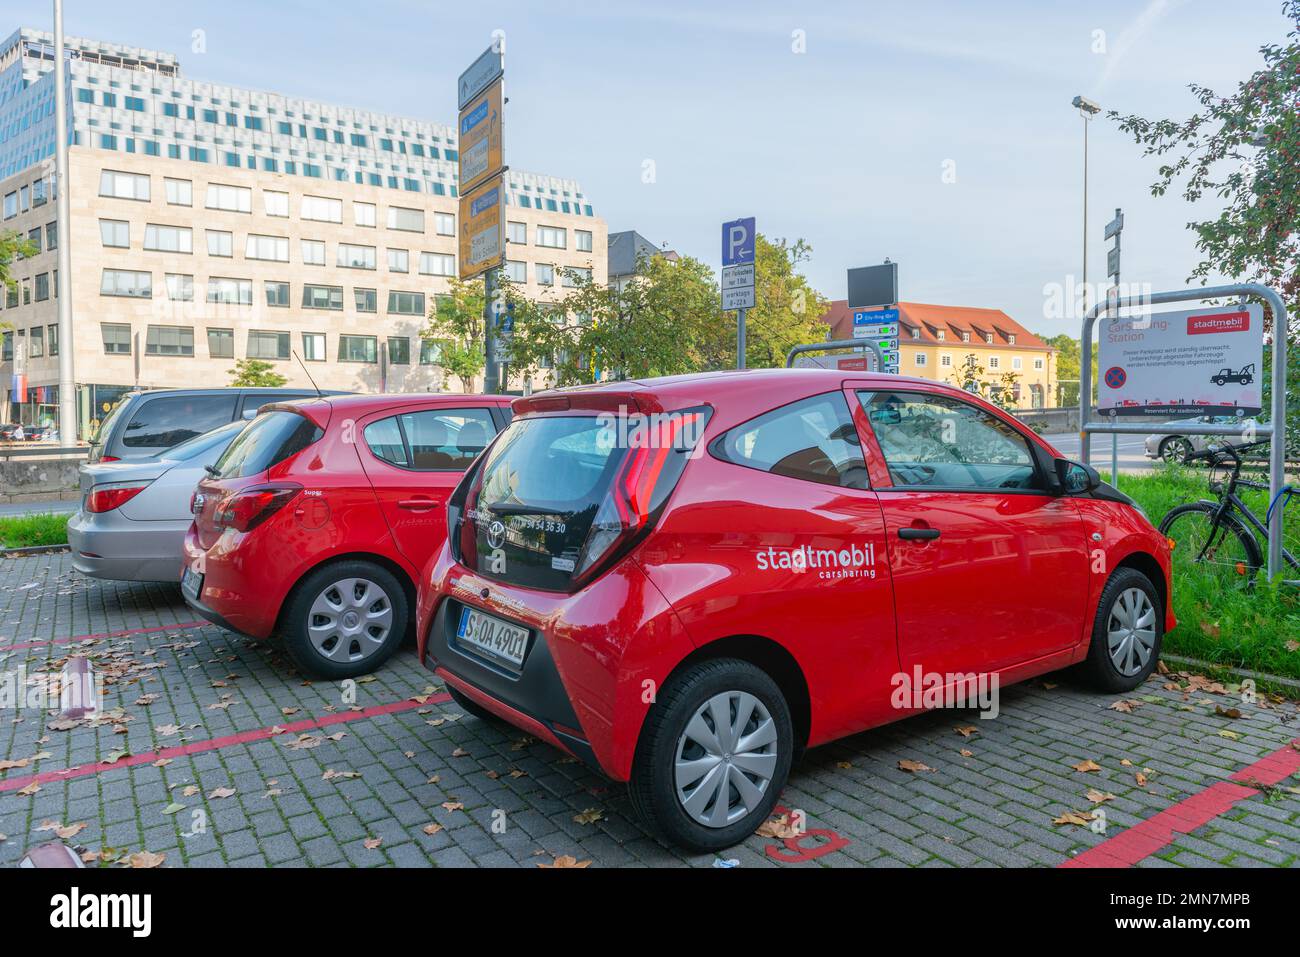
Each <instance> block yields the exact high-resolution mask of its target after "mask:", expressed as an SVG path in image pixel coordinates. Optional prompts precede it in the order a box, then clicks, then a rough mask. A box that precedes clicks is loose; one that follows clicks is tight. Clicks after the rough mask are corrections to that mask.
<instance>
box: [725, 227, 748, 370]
mask: <svg viewBox="0 0 1300 957" xmlns="http://www.w3.org/2000/svg"><path fill="white" fill-rule="evenodd" d="M756 236H757V232H756V230H755V226H754V217H753V216H749V217H747V218H744V219H734V220H732V221H731V222H729V223H723V224H722V308H723V310H724V311H727V310H730V309H735V310H736V368H737V369H743V368H745V310H746V309H753V308H754V272H755V268H754V250H755V246H756V242H755V237H756Z"/></svg>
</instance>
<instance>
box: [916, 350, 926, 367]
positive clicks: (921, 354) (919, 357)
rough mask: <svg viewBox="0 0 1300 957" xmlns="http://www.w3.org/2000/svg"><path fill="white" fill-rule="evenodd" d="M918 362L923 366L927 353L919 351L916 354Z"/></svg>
mask: <svg viewBox="0 0 1300 957" xmlns="http://www.w3.org/2000/svg"><path fill="white" fill-rule="evenodd" d="M916 364H917V365H918V366H923V365H925V353H924V352H918V353H917V354H916Z"/></svg>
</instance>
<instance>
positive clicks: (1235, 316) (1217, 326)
mask: <svg viewBox="0 0 1300 957" xmlns="http://www.w3.org/2000/svg"><path fill="white" fill-rule="evenodd" d="M1249 329H1250V313H1248V312H1216V313H1211V314H1210V315H1207V316H1188V317H1187V334H1188V335H1189V336H1203V335H1206V334H1208V333H1212V332H1247V331H1249Z"/></svg>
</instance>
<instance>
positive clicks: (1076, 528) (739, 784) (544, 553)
mask: <svg viewBox="0 0 1300 957" xmlns="http://www.w3.org/2000/svg"><path fill="white" fill-rule="evenodd" d="M514 411H515V418H514V420H513V421H512V422H511V424H510V425H509V426H508V427H507V428H506V429H505V430H504V431H503V432H502V433H501V434H500V435H499V436H497V438H496V439H495V440H494V442H493V443H492V444H491V445H490V446H489V448H488V450H487V451H486V452H485V453H484V455H483V456H481V457H480V458H479V459H478V460H477V461H476V462H475V464H474V466H473V467H472V468H471V469H470V470H469V471H468V472H467V473H466V475H465V477H464V479H463V480H462V481H461V482H460V484H459V485H458V486H457V488H456V490H455V491H454V492H453V494H452V496H451V498H450V501H449V504H448V515H447V522H448V540H447V544H446V546H445V547H444V548H443V549H442V550H441V553H440V554H439V555H437V556H436V557H435V558H434V559H433V560H432V561H431V563H430V565H429V567H428V568H427V570H426V572H425V574H424V575H423V578H422V581H421V583H420V595H419V608H418V625H417V628H418V631H417V638H418V641H419V654H420V658H421V660H422V661H423V662H424V664H425V665H426V667H428V668H430V669H432V670H433V671H435V672H436V673H437V674H438V675H439V676H440V677H442V678H443V679H444V680H445V682H446V684H447V686H448V688H449V690H450V691H451V692H452V694H453V696H454V697H455V698H456V699H457V701H458V702H459V703H460V705H461V706H462V707H464V708H465V710H467V711H469V712H471V713H473V714H476V715H479V716H489V715H495V716H497V717H499V718H503V719H505V720H506V721H507V722H509V723H511V724H513V725H515V726H517V727H519V728H521V729H523V730H524V731H526V732H528V733H529V734H531V735H534V736H535V737H537V738H539V739H541V740H544V741H546V742H549V743H550V744H552V745H554V746H555V747H558V748H561V749H563V750H564V751H567V752H568V753H570V754H572V755H574V756H576V757H578V758H580V759H582V760H584V761H585V762H587V763H588V764H590V765H591V766H593V767H594V768H596V769H598V770H600V771H601V772H603V773H604V774H606V775H608V776H609V777H610V778H613V779H615V780H618V781H627V782H629V789H630V792H631V796H632V801H633V804H634V805H635V806H636V808H637V810H638V812H639V813H640V814H641V815H642V816H643V817H644V818H645V819H646V821H647V822H648V823H649V825H650V826H651V828H652V829H653V830H655V831H656V832H657V833H659V834H661V835H662V836H664V837H666V838H668V839H669V840H671V841H674V842H676V843H678V844H681V845H683V846H686V847H689V848H692V849H697V850H718V849H721V848H724V847H728V846H730V845H732V844H735V843H737V842H738V841H740V840H742V839H743V838H745V837H746V836H747V835H749V834H750V833H751V832H752V831H753V830H754V829H755V828H757V827H758V825H759V824H761V823H762V822H763V821H764V820H765V819H766V818H767V816H768V815H769V814H770V812H771V810H772V808H773V806H774V804H775V803H776V801H777V798H778V796H779V794H780V791H781V789H782V788H783V786H784V785H785V782H786V779H787V776H788V773H789V770H790V767H791V762H792V761H793V760H794V759H795V758H796V757H797V755H798V754H799V753H800V752H802V751H803V750H804V749H805V748H807V747H810V746H813V745H819V744H822V743H824V742H827V741H831V740H834V739H836V738H841V737H844V736H845V735H850V734H854V733H855V732H858V731H862V730H864V729H866V728H870V727H873V726H876V725H881V724H884V723H886V722H890V721H894V720H896V719H898V718H901V717H904V716H905V715H907V714H911V713H914V712H916V711H918V710H924V709H925V708H927V707H930V706H932V705H931V702H932V701H934V700H938V701H947V700H948V698H951V699H952V700H953V701H954V702H956V703H958V704H960V703H962V702H967V703H969V702H970V701H972V700H973V698H974V696H973V695H972V694H970V693H969V691H970V690H971V689H972V688H973V687H974V684H973V682H975V681H976V679H980V680H981V681H982V680H983V679H986V678H987V679H995V680H991V681H989V682H985V684H991V686H992V688H993V690H994V692H996V689H997V687H998V685H999V684H1007V683H1010V682H1014V681H1021V680H1024V679H1026V678H1029V677H1031V676H1033V675H1038V674H1042V673H1043V672H1048V671H1053V670H1056V669H1060V668H1063V667H1065V666H1067V665H1075V666H1078V669H1079V670H1080V671H1081V672H1083V674H1084V675H1085V676H1086V677H1087V679H1089V680H1090V681H1091V682H1092V683H1093V684H1095V685H1096V686H1097V687H1098V688H1100V689H1104V690H1108V691H1121V690H1128V689H1131V688H1134V687H1136V686H1137V685H1138V684H1140V683H1141V682H1142V681H1143V680H1144V679H1145V678H1146V677H1147V676H1148V675H1149V674H1150V673H1151V671H1152V669H1154V668H1155V665H1156V660H1157V656H1158V654H1159V651H1160V642H1161V637H1162V635H1163V633H1164V631H1165V630H1166V629H1167V628H1172V627H1173V626H1174V623H1175V622H1174V616H1173V610H1172V606H1171V603H1170V586H1169V546H1168V543H1167V541H1166V540H1165V538H1164V537H1163V536H1161V535H1160V534H1159V533H1158V532H1157V531H1156V530H1155V528H1153V527H1152V525H1151V523H1150V522H1149V521H1148V520H1147V517H1146V516H1145V515H1144V514H1143V513H1142V512H1141V511H1140V509H1139V508H1138V507H1137V506H1136V505H1135V504H1134V503H1133V502H1132V501H1131V500H1130V499H1129V498H1127V497H1126V496H1124V495H1122V494H1120V493H1119V492H1118V491H1116V490H1115V489H1114V488H1111V487H1110V486H1108V485H1106V484H1103V483H1102V482H1101V481H1100V479H1099V477H1098V475H1097V473H1096V472H1095V471H1094V470H1092V469H1091V468H1088V467H1086V466H1084V465H1081V464H1078V463H1075V462H1070V461H1067V460H1066V459H1064V458H1061V457H1060V456H1059V455H1058V453H1057V452H1056V451H1055V450H1054V449H1053V448H1052V447H1051V446H1050V445H1048V444H1047V443H1045V442H1044V441H1043V440H1042V439H1040V438H1039V437H1038V436H1036V435H1035V434H1034V433H1033V432H1032V431H1030V430H1028V429H1026V428H1025V427H1024V426H1022V425H1021V424H1020V423H1018V422H1017V421H1016V420H1015V419H1014V418H1013V417H1011V416H1010V415H1007V414H1006V413H1004V412H1002V411H1001V410H999V409H997V408H995V407H993V406H992V405H989V404H988V403H987V402H984V401H982V400H980V399H978V398H976V397H974V396H972V395H970V394H969V393H967V392H964V391H961V390H958V389H954V388H949V387H947V386H944V385H941V384H937V383H934V382H930V381H926V380H919V379H909V378H902V377H899V376H873V375H869V374H862V373H857V374H853V373H845V372H835V371H830V370H762V371H758V370H756V371H751V372H722V373H711V374H703V375H692V376H682V377H674V378H665V379H651V380H645V381H640V382H619V383H610V384H604V385H599V386H595V387H589V388H581V389H573V390H563V391H557V392H546V393H540V394H538V395H535V396H531V397H529V398H523V399H517V400H515V403H514ZM908 683H914V684H917V683H921V684H926V685H927V686H931V685H933V686H934V687H938V688H939V689H940V691H941V692H943V694H941V695H940V696H939V697H938V698H932V697H931V698H922V697H921V696H919V695H913V694H910V693H907V694H900V687H902V686H906V685H907V684H908ZM985 684H981V685H980V687H984V686H985ZM932 690H933V688H932ZM953 692H959V693H957V694H953ZM945 695H947V697H945Z"/></svg>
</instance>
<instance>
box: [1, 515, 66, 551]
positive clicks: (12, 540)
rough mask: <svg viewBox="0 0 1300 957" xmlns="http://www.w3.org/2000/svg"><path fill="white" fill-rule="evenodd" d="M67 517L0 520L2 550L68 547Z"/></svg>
mask: <svg viewBox="0 0 1300 957" xmlns="http://www.w3.org/2000/svg"><path fill="white" fill-rule="evenodd" d="M67 543H68V516H67V515H51V514H48V513H46V514H41V515H18V516H15V517H13V518H0V548H29V547H31V546H33V545H66V544H67Z"/></svg>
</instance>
